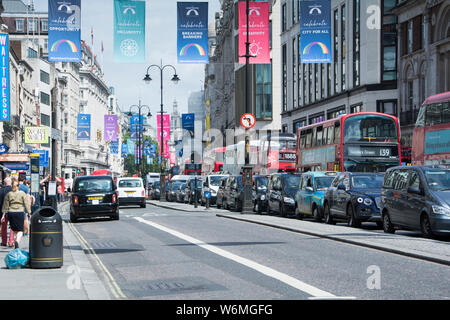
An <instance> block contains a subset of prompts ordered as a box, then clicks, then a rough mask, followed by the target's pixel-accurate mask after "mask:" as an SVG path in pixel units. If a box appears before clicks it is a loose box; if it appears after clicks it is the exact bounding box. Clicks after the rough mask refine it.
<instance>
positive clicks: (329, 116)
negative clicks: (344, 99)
mask: <svg viewBox="0 0 450 320" xmlns="http://www.w3.org/2000/svg"><path fill="white" fill-rule="evenodd" d="M343 114H345V105H344V106H340V107H338V108H336V109H332V110H329V111H328V114H327V119H336V118H337V117H339V116H340V115H343Z"/></svg>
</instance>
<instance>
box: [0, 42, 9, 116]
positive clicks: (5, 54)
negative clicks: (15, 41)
mask: <svg viewBox="0 0 450 320" xmlns="http://www.w3.org/2000/svg"><path fill="white" fill-rule="evenodd" d="M0 55H1V63H0V65H1V69H0V70H1V72H0V74H1V76H0V80H1V89H2V93H1V96H2V98H1V99H2V103H1V104H0V121H9V120H10V117H11V107H10V93H9V90H10V82H9V38H8V35H7V34H0Z"/></svg>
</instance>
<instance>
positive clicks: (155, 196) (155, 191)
mask: <svg viewBox="0 0 450 320" xmlns="http://www.w3.org/2000/svg"><path fill="white" fill-rule="evenodd" d="M159 187H160V182H159V181H154V182H153V184H152V185H151V187H150V189H149V192H148V197H149V198H150V200H159V198H160V195H161V192H160V188H159Z"/></svg>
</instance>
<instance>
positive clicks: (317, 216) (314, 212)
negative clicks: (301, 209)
mask: <svg viewBox="0 0 450 320" xmlns="http://www.w3.org/2000/svg"><path fill="white" fill-rule="evenodd" d="M312 215H313V217H314V221H316V222H321V221H322V217H321V216H320V214H319V208H318V207H317V206H314V208H313V210H312Z"/></svg>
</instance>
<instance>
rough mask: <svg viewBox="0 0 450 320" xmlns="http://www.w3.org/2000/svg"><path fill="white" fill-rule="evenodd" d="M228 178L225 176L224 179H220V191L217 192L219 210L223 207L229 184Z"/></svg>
mask: <svg viewBox="0 0 450 320" xmlns="http://www.w3.org/2000/svg"><path fill="white" fill-rule="evenodd" d="M228 177H229V176H223V177H222V178H220V182H219V189H218V190H217V198H216V206H217V208H218V209H220V208H222V207H223V200H224V192H225V185H226V183H227V180H228Z"/></svg>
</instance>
